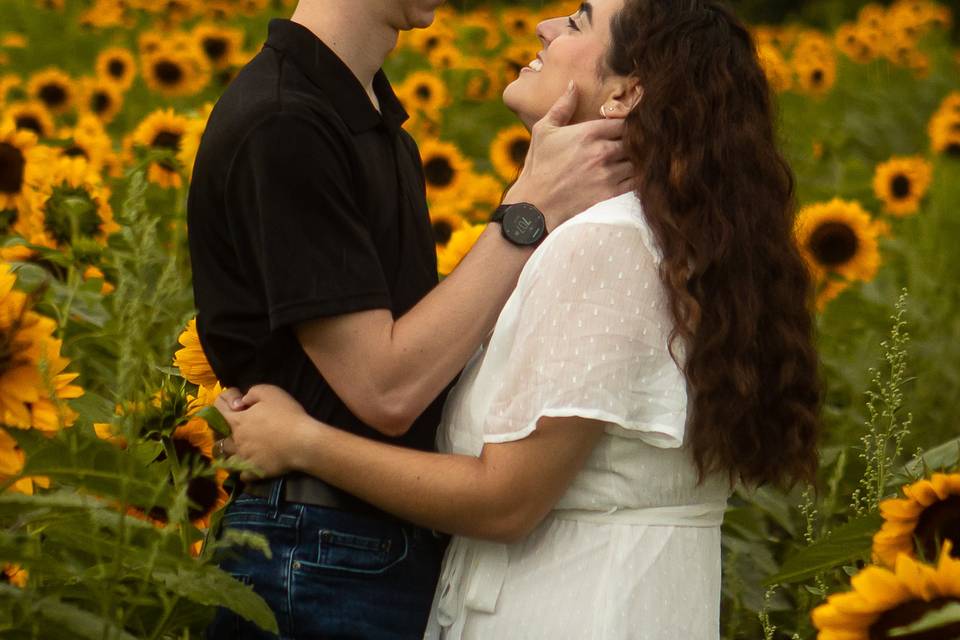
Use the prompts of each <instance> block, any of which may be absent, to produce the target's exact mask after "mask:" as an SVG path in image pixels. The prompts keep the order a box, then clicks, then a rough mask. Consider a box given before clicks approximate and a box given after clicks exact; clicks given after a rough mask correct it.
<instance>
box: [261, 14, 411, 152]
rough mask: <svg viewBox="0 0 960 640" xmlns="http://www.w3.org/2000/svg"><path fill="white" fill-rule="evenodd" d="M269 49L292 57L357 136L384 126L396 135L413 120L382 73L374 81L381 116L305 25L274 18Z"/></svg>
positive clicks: (337, 59) (339, 61)
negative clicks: (403, 125)
mask: <svg viewBox="0 0 960 640" xmlns="http://www.w3.org/2000/svg"><path fill="white" fill-rule="evenodd" d="M267 46H268V47H271V48H273V49H277V50H278V51H281V52H283V53H285V54H286V55H288V56H290V58H291V59H292V60H293V61H294V63H295V64H296V65H297V67H298V68H299V69H300V70H301V71H302V72H303V73H304V74H306V76H307V77H308V78H310V80H311V81H312V82H313V83H314V84H315V85H317V86H318V87H319V88H320V89H321V90H322V91H323V92H324V93H325V94H326V95H327V96H328V97H329V98H330V101H331V102H332V103H333V106H334V108H335V109H336V110H337V113H338V114H339V115H340V117H341V118H343V121H344V122H346V124H347V126H348V127H350V130H351V131H352V132H353V133H362V132H364V131H368V130H370V129H373V128H374V127H376V126H377V125H378V124H380V123H381V122H383V123H384V124H385V125H386V126H387V127H388V128H389V129H391V130H393V131H396V130H398V129H399V128H400V126H401V125H402V124H403V123H404V122H405V121H406V120H407V118H409V116H408V115H407V112H406V110H404V108H403V105H402V104H401V103H400V100H399V99H398V98H397V95H396V94H395V93H394V92H393V88H392V87H391V86H390V82H389V81H388V80H387V76H386V74H384V72H383V70H382V69H381V70H380V71H377V75H376V76H374V79H373V90H374V92H376V94H377V98H378V99H379V101H380V112H379V113H378V112H377V110H376V108H375V107H374V106H373V103H371V102H370V97H369V96H368V95H367V92H366V91H365V90H364V88H363V85H361V84H360V81H359V80H358V79H357V77H356V76H355V75H353V72H352V71H350V68H349V67H347V65H346V64H344V62H343V61H342V60H341V59H340V58H339V57H337V54H336V53H334V52H333V51H332V50H331V49H330V47H328V46H327V45H326V44H324V43H323V41H322V40H320V38H318V37H317V36H316V35H314V33H313V32H312V31H310V30H309V29H307V28H306V27H304V26H303V25H301V24H298V23H296V22H293V21H292V20H282V19H279V18H274V19H273V20H271V21H270V25H269V27H268V35H267Z"/></svg>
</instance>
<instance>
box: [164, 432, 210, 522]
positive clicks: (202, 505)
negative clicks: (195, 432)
mask: <svg viewBox="0 0 960 640" xmlns="http://www.w3.org/2000/svg"><path fill="white" fill-rule="evenodd" d="M173 447H174V449H175V450H176V452H177V459H178V460H180V462H181V463H185V462H188V461H191V460H192V461H198V462H200V464H201V466H203V467H208V466H209V461H208V459H207V457H206V456H205V455H204V454H203V452H202V451H201V450H200V449H199V448H198V447H196V446H195V445H194V444H193V443H192V442H190V441H189V440H187V439H186V438H174V439H173ZM187 497H188V498H190V501H191V502H193V503H195V505H196V506H191V507H190V509H189V515H190V519H191V520H196V519H197V518H200V517H203V516H205V515H207V514H208V513H210V511H211V510H213V507H214V505H216V504H217V481H216V480H215V479H214V478H211V477H208V476H199V477H196V478H193V479H192V480H190V484H189V485H187Z"/></svg>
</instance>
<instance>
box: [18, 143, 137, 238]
mask: <svg viewBox="0 0 960 640" xmlns="http://www.w3.org/2000/svg"><path fill="white" fill-rule="evenodd" d="M33 201H34V205H33V206H32V209H31V213H32V214H33V216H34V220H33V224H34V229H35V230H36V232H37V233H36V235H35V236H34V237H33V238H31V242H32V243H33V244H38V245H42V246H45V247H49V248H51V249H57V248H66V247H72V248H73V251H74V253H77V252H78V251H79V250H80V247H81V244H82V243H81V240H93V241H96V242H97V243H99V244H100V245H101V246H105V245H106V242H107V237H108V236H110V235H111V234H113V233H116V232H117V231H119V230H120V226H119V225H118V224H117V223H116V222H115V221H114V219H113V209H112V207H111V206H110V190H109V189H107V187H105V186H104V185H103V182H102V180H101V178H100V174H99V173H97V172H96V171H95V170H94V169H93V168H92V167H91V166H90V164H89V163H88V162H87V161H86V160H84V159H83V158H69V157H67V158H59V159H58V160H56V161H55V162H53V163H51V165H50V166H49V167H48V175H47V177H46V181H45V184H44V185H43V187H42V188H41V189H39V190H38V191H37V192H36V193H35V194H34V195H33Z"/></svg>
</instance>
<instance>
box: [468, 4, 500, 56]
mask: <svg viewBox="0 0 960 640" xmlns="http://www.w3.org/2000/svg"><path fill="white" fill-rule="evenodd" d="M460 28H461V29H462V30H464V31H465V32H466V33H467V35H468V36H469V37H470V38H471V39H473V38H477V39H478V40H479V41H480V46H481V48H482V49H484V50H485V51H492V50H494V49H496V48H497V47H499V46H500V45H501V43H502V42H503V38H502V36H501V34H500V29H498V28H497V21H496V19H495V18H494V17H493V14H491V13H490V11H489V10H488V9H478V10H476V11H471V12H470V13H468V14H467V15H465V16H463V19H462V20H460Z"/></svg>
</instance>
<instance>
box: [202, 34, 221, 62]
mask: <svg viewBox="0 0 960 640" xmlns="http://www.w3.org/2000/svg"><path fill="white" fill-rule="evenodd" d="M203 52H204V53H206V54H207V57H208V58H210V59H211V60H213V61H214V62H218V61H219V60H220V59H221V58H223V56H224V55H225V54H226V53H227V41H226V39H224V38H216V37H210V38H204V39H203Z"/></svg>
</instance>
